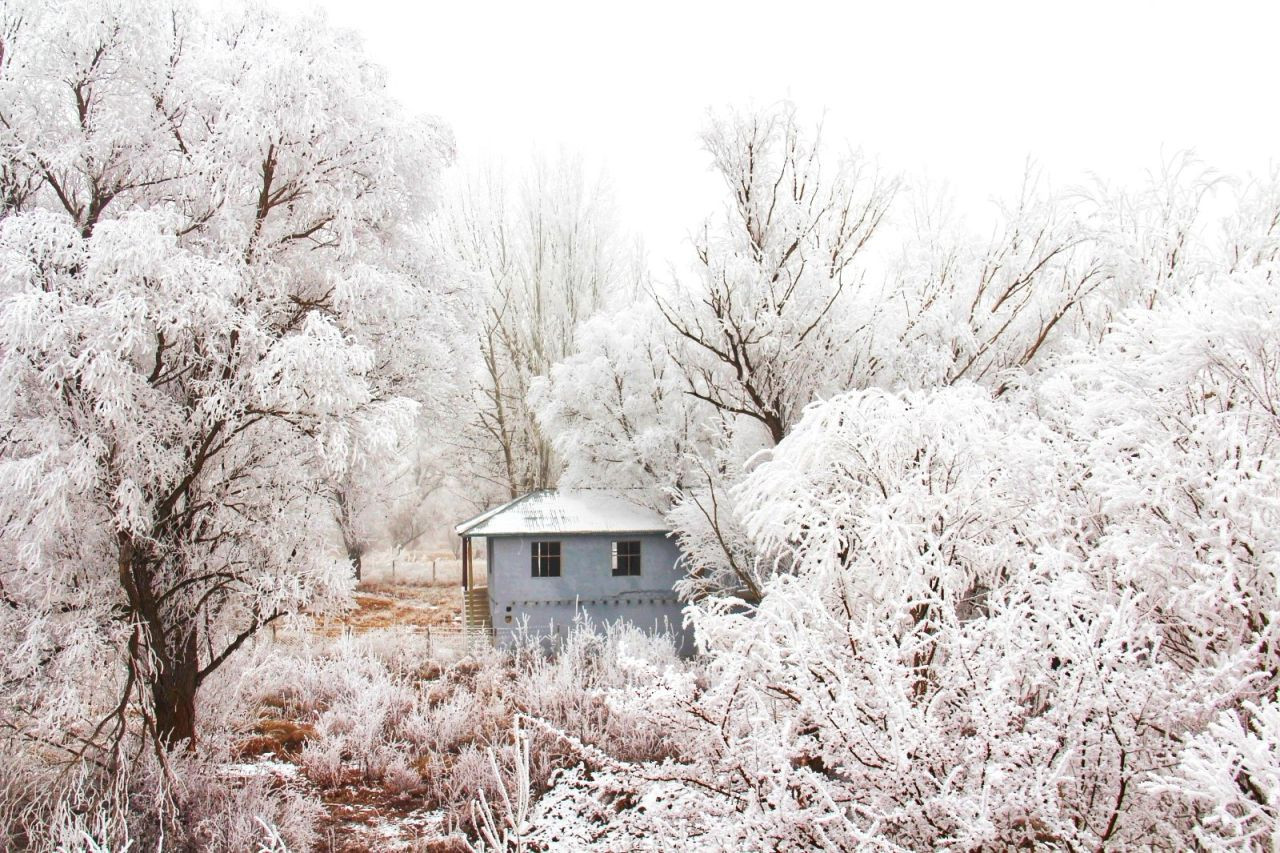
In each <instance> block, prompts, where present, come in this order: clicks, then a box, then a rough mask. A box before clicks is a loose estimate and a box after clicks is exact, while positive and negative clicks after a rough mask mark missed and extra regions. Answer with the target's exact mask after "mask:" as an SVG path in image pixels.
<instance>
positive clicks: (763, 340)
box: [655, 104, 896, 444]
mask: <svg viewBox="0 0 1280 853" xmlns="http://www.w3.org/2000/svg"><path fill="white" fill-rule="evenodd" d="M819 137H820V132H818V133H814V134H812V135H808V134H806V133H805V132H804V130H803V129H802V128H801V127H800V124H799V122H798V120H797V117H796V112H795V109H794V107H793V106H791V105H789V104H782V105H779V106H777V107H774V108H773V109H771V110H767V111H762V112H757V113H750V114H740V113H729V114H728V115H727V116H724V117H720V118H717V119H715V120H713V122H712V123H711V126H710V128H709V129H708V130H707V132H706V133H705V134H704V136H703V141H704V144H705V145H706V148H707V150H708V151H709V152H710V154H711V156H712V158H713V162H714V165H715V168H716V170H717V171H718V172H719V173H720V175H721V177H722V178H723V179H724V182H725V186H726V188H727V189H728V191H729V193H730V196H731V198H732V203H731V204H730V205H729V207H728V210H727V212H726V215H725V217H724V219H723V221H719V222H709V223H708V224H707V225H706V226H705V227H704V228H703V231H702V233H701V235H700V236H699V237H698V239H697V241H696V244H695V248H696V251H697V266H696V270H697V278H696V279H695V280H694V281H692V282H690V283H685V284H683V285H681V286H678V287H677V288H676V289H675V292H674V293H672V294H671V295H669V296H664V295H662V294H655V299H656V301H657V304H658V306H659V309H660V310H661V312H662V315H663V317H664V318H665V319H666V321H667V323H668V324H669V325H670V326H671V328H672V329H673V330H674V331H675V333H676V334H677V336H678V337H679V339H680V343H681V346H682V347H683V351H682V352H681V353H679V354H677V361H678V362H679V363H680V364H681V365H682V367H683V368H684V371H685V378H686V383H687V386H688V393H689V394H691V395H693V396H694V397H697V398H698V399H700V400H703V401H705V402H707V403H709V404H711V405H712V406H713V407H714V408H715V409H716V410H717V411H719V412H721V413H723V414H725V415H728V416H743V417H746V418H749V419H752V420H754V421H757V422H759V423H760V424H761V425H762V426H763V427H764V429H765V430H766V431H767V434H768V438H769V441H770V442H771V443H774V444H776V443H777V442H779V441H781V440H782V438H783V436H784V435H786V433H787V431H788V429H789V428H790V427H791V425H792V424H793V423H794V422H795V419H796V418H797V417H798V415H799V412H800V410H801V409H802V408H803V407H804V406H805V405H806V404H807V403H808V402H809V401H810V400H812V399H813V398H814V396H815V395H816V394H817V393H820V392H822V391H824V390H828V389H832V388H840V387H847V386H848V385H849V384H851V381H852V379H853V377H854V376H856V375H857V374H858V373H859V371H860V370H861V369H862V366H861V365H859V364H858V363H857V359H856V357H854V356H855V351H853V350H851V349H850V348H849V347H848V346H847V344H848V342H849V341H850V340H851V339H852V337H853V336H854V335H855V334H856V332H857V324H856V323H851V322H850V321H851V320H853V319H855V318H852V317H850V316H849V312H850V309H851V305H850V299H849V297H850V296H851V295H852V291H853V290H854V289H855V288H856V287H857V285H858V284H859V283H860V282H861V280H862V276H863V272H862V270H861V268H860V266H859V265H858V263H857V259H858V258H859V256H860V255H861V253H862V252H863V250H864V249H865V247H866V245H867V243H868V241H869V240H870V239H871V237H872V236H873V235H874V234H875V233H876V230H877V229H878V228H879V227H880V224H881V222H882V220H883V219H884V216H885V213H886V211H887V210H888V207H889V203H890V201H891V200H892V198H893V195H894V191H895V189H896V185H895V183H894V182H892V181H886V180H884V179H882V178H880V177H879V176H877V175H876V174H874V172H873V170H871V169H869V168H867V167H866V166H865V165H864V164H863V163H861V162H860V161H859V159H858V158H857V157H853V156H849V157H844V158H841V159H838V160H836V161H835V162H834V163H831V162H824V161H823V159H822V157H821V155H820V150H821V148H820V144H819Z"/></svg>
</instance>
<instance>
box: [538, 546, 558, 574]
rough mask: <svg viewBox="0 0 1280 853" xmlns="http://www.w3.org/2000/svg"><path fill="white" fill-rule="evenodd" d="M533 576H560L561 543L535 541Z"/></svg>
mask: <svg viewBox="0 0 1280 853" xmlns="http://www.w3.org/2000/svg"><path fill="white" fill-rule="evenodd" d="M532 555H533V560H532V562H533V576H534V577H535V578H558V577H560V543H559V542H534V543H533V551H532Z"/></svg>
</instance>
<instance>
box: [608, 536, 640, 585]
mask: <svg viewBox="0 0 1280 853" xmlns="http://www.w3.org/2000/svg"><path fill="white" fill-rule="evenodd" d="M612 556H613V560H612V563H613V573H614V574H615V575H617V576H623V575H638V574H640V543H639V542H635V541H631V542H614V543H613V555H612Z"/></svg>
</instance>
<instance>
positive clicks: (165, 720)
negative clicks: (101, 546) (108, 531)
mask: <svg viewBox="0 0 1280 853" xmlns="http://www.w3.org/2000/svg"><path fill="white" fill-rule="evenodd" d="M117 540H118V544H119V556H118V559H119V567H120V585H121V586H122V587H123V588H124V591H125V595H126V596H127V597H128V601H129V618H130V619H131V620H136V623H137V624H138V629H139V631H140V634H139V637H140V638H141V641H140V642H136V643H132V644H131V645H130V653H131V654H132V655H133V660H132V661H130V664H129V665H130V666H131V667H132V668H133V671H134V672H135V673H139V674H141V673H147V675H146V676H144V677H145V678H146V680H147V686H148V687H150V688H151V701H152V705H153V710H154V713H155V722H156V737H157V739H158V740H159V741H160V743H161V744H163V745H164V746H166V747H174V746H177V745H178V744H179V743H181V742H183V741H186V742H187V743H189V744H194V743H195V739H196V688H197V687H199V682H200V654H199V646H198V645H197V642H196V629H195V626H194V625H190V626H183V627H186V628H187V630H186V631H179V626H176V625H166V624H165V619H164V618H163V616H162V615H161V605H160V601H159V599H158V598H157V596H156V593H155V590H154V588H153V586H154V583H155V578H154V575H153V571H152V570H153V568H154V564H153V562H152V561H151V559H149V557H148V555H147V553H146V551H145V549H142V548H139V547H137V545H136V544H135V542H134V540H133V537H132V536H131V535H130V534H128V533H126V532H124V531H121V532H120V533H119V534H118V535H117Z"/></svg>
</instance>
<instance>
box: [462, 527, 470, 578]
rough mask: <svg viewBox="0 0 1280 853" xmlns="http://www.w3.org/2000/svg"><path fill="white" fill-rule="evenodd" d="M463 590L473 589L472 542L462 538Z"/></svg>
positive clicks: (464, 537)
mask: <svg viewBox="0 0 1280 853" xmlns="http://www.w3.org/2000/svg"><path fill="white" fill-rule="evenodd" d="M462 588H463V589H471V540H470V539H468V538H467V537H466V536H463V537H462Z"/></svg>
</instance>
